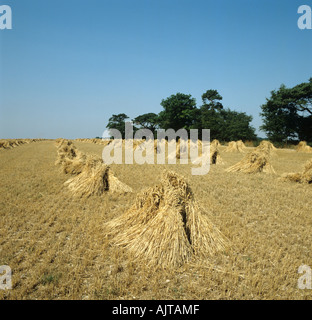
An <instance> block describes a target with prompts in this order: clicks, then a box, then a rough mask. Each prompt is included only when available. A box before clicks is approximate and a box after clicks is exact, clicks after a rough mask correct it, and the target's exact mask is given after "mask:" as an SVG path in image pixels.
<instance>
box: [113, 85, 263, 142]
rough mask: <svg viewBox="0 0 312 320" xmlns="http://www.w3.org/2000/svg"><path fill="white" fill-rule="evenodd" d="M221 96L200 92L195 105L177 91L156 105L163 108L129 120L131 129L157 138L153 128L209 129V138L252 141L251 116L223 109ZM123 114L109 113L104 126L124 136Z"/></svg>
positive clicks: (194, 102)
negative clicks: (197, 103) (197, 104)
mask: <svg viewBox="0 0 312 320" xmlns="http://www.w3.org/2000/svg"><path fill="white" fill-rule="evenodd" d="M221 100H222V96H221V95H220V94H219V93H218V91H217V90H207V91H206V92H205V93H204V94H203V95H202V105H201V106H199V107H197V106H196V100H195V98H193V97H192V96H191V95H189V94H184V93H177V94H174V95H171V96H170V97H168V98H166V99H163V100H162V101H161V103H160V105H161V106H162V107H163V110H162V111H161V112H159V113H158V114H156V113H152V112H150V113H145V114H142V115H139V116H137V117H135V118H134V119H131V121H132V122H133V124H134V131H136V130H138V129H149V130H151V131H152V132H153V134H154V137H155V138H156V137H157V129H160V128H161V129H164V130H167V129H170V128H171V129H174V130H175V131H177V130H179V129H186V130H187V131H188V132H189V130H190V129H199V130H198V133H199V138H201V129H210V136H211V138H213V139H218V140H222V141H227V140H229V141H230V140H254V139H256V138H257V137H256V134H255V128H253V127H252V126H251V125H250V122H251V121H252V116H249V115H247V114H246V113H244V112H237V111H233V110H230V109H225V108H224V107H223V105H222V103H221ZM129 119H130V118H129V117H128V116H127V115H126V114H125V113H120V114H113V115H112V116H111V117H110V118H109V121H108V125H107V128H108V129H117V130H119V131H120V132H121V134H122V137H123V138H124V137H125V121H129Z"/></svg>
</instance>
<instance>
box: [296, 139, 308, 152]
mask: <svg viewBox="0 0 312 320" xmlns="http://www.w3.org/2000/svg"><path fill="white" fill-rule="evenodd" d="M296 151H297V152H303V153H312V148H311V147H310V146H308V145H307V142H306V141H300V142H299V144H298V145H297V147H296Z"/></svg>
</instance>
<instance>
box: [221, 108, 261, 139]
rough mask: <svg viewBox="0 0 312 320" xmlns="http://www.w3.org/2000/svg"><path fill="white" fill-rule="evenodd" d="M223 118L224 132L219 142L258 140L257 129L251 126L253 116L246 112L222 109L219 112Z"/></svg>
mask: <svg viewBox="0 0 312 320" xmlns="http://www.w3.org/2000/svg"><path fill="white" fill-rule="evenodd" d="M219 113H220V116H221V118H222V121H223V124H222V131H221V133H220V136H219V138H217V139H219V140H222V141H237V140H256V139H257V136H256V133H255V128H253V127H252V126H251V125H250V122H251V121H252V116H248V115H247V114H246V113H245V112H237V111H232V110H230V109H222V110H220V111H219Z"/></svg>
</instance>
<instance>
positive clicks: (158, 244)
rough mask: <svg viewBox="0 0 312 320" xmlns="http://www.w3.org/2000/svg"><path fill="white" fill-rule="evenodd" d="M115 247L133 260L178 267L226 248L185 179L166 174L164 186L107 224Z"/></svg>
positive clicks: (141, 197) (145, 192) (150, 190)
mask: <svg viewBox="0 0 312 320" xmlns="http://www.w3.org/2000/svg"><path fill="white" fill-rule="evenodd" d="M106 228H107V232H108V235H109V236H110V237H111V241H112V243H113V244H115V245H117V246H120V247H123V248H126V249H128V250H129V251H130V252H131V254H132V256H133V259H134V260H142V259H143V260H144V262H145V263H147V264H151V265H158V266H161V267H166V266H179V265H181V264H183V263H184V262H186V261H189V260H190V259H191V258H193V257H201V258H208V257H210V256H211V255H213V254H215V253H216V252H217V251H219V250H222V249H223V248H224V246H225V243H226V242H225V240H224V238H223V236H222V235H221V233H220V231H219V230H218V229H217V228H216V227H215V226H214V225H213V224H212V223H211V222H210V221H209V219H208V217H207V215H205V214H204V213H203V211H202V209H200V208H199V205H198V204H197V202H196V201H195V199H194V196H193V193H192V191H191V189H190V187H189V185H188V184H187V183H186V182H185V180H184V179H183V177H180V176H179V175H177V174H176V173H174V172H172V171H164V172H163V174H162V177H161V183H160V184H159V185H156V186H154V187H152V188H148V189H146V190H143V191H142V192H141V193H139V194H138V195H137V197H136V200H135V202H134V204H133V205H132V207H131V208H130V209H129V210H128V211H127V212H126V213H124V214H123V215H121V216H120V217H118V218H116V219H114V220H112V221H110V222H108V223H106Z"/></svg>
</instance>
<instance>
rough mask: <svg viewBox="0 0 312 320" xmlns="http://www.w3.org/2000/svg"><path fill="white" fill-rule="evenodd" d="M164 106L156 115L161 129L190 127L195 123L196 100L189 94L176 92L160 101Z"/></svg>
mask: <svg viewBox="0 0 312 320" xmlns="http://www.w3.org/2000/svg"><path fill="white" fill-rule="evenodd" d="M161 106H162V107H163V108H164V110H163V111H161V112H160V113H159V115H158V119H159V125H160V127H161V128H162V129H165V130H167V129H169V128H172V129H174V130H175V131H177V130H179V129H183V128H184V129H187V130H189V129H191V128H192V126H193V125H194V123H195V114H196V100H195V99H194V98H192V96H191V95H187V94H183V93H177V94H175V95H171V96H170V97H169V98H167V99H164V100H162V101H161Z"/></svg>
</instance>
